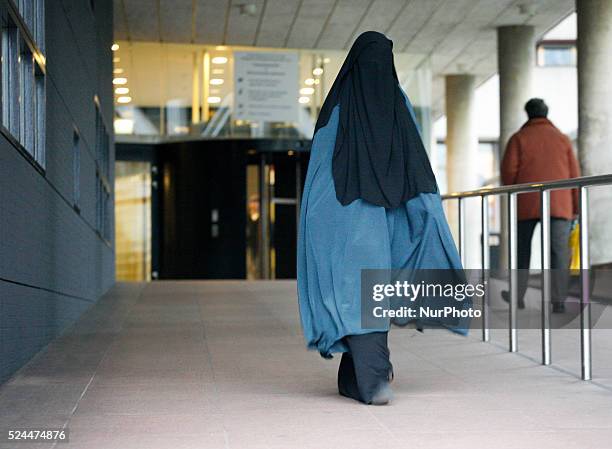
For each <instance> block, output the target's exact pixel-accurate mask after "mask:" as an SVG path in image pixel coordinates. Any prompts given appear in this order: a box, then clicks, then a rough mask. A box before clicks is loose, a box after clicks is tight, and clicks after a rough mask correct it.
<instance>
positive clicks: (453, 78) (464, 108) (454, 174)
mask: <svg viewBox="0 0 612 449" xmlns="http://www.w3.org/2000/svg"><path fill="white" fill-rule="evenodd" d="M445 81H446V179H447V183H448V191H449V192H460V191H462V190H470V189H474V188H477V187H480V186H478V185H477V182H476V179H477V178H476V173H477V170H476V168H477V164H478V160H477V152H478V135H477V132H476V117H475V108H476V78H475V77H474V76H473V75H447V76H446V80H445Z"/></svg>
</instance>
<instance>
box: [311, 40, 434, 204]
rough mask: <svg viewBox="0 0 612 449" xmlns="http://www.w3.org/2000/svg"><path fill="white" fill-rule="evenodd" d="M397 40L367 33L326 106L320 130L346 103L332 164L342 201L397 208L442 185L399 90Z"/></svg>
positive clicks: (351, 53)
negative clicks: (432, 167) (395, 62)
mask: <svg viewBox="0 0 612 449" xmlns="http://www.w3.org/2000/svg"><path fill="white" fill-rule="evenodd" d="M392 48H393V42H391V41H390V40H389V39H387V38H386V37H385V36H384V35H383V34H381V33H377V32H375V31H367V32H365V33H363V34H361V35H360V36H359V37H358V38H357V40H355V42H354V43H353V46H352V47H351V49H350V51H349V53H348V55H347V57H346V60H345V61H344V64H343V65H342V68H341V69H340V73H339V74H338V77H337V78H336V80H335V81H334V84H333V85H332V88H331V90H330V92H329V94H328V95H327V98H326V99H325V102H324V103H323V107H322V108H321V112H320V114H319V118H318V120H317V124H316V127H315V132H316V131H317V130H318V129H319V128H321V127H322V126H325V125H326V124H327V122H328V120H329V117H330V115H331V112H332V110H333V108H334V107H335V106H336V105H338V104H340V120H339V124H338V134H337V137H336V146H335V148H334V156H333V162H332V171H333V177H334V185H335V188H336V197H337V198H338V201H339V202H340V203H341V204H342V205H344V206H346V205H347V204H350V203H351V202H353V201H354V200H356V199H357V198H361V199H363V200H365V201H367V202H369V203H372V204H375V205H377V206H382V207H387V208H394V207H398V206H399V205H400V204H401V203H403V202H405V201H407V200H409V199H411V198H413V197H415V196H417V195H418V194H419V193H423V192H436V191H437V190H438V189H437V185H436V179H435V177H434V174H433V171H432V170H431V165H430V164H429V158H428V157H427V153H426V152H425V147H424V146H423V142H422V141H421V136H420V135H419V132H418V129H417V126H416V123H415V122H414V120H413V118H412V115H411V114H410V112H409V110H408V108H407V106H406V100H405V98H404V95H403V94H402V91H401V90H400V87H399V82H398V79H397V73H396V72H395V66H394V64H393V53H392Z"/></svg>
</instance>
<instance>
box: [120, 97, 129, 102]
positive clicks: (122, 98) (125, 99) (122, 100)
mask: <svg viewBox="0 0 612 449" xmlns="http://www.w3.org/2000/svg"><path fill="white" fill-rule="evenodd" d="M130 101H132V97H119V98H117V103H129V102H130Z"/></svg>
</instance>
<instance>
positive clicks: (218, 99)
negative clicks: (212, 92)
mask: <svg viewBox="0 0 612 449" xmlns="http://www.w3.org/2000/svg"><path fill="white" fill-rule="evenodd" d="M208 102H209V103H210V104H216V103H221V97H208Z"/></svg>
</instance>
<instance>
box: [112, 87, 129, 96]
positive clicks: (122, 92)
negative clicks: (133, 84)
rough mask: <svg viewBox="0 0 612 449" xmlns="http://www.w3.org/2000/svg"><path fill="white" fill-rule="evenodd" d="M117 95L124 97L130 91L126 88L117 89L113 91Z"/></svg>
mask: <svg viewBox="0 0 612 449" xmlns="http://www.w3.org/2000/svg"><path fill="white" fill-rule="evenodd" d="M115 93H116V94H117V95H125V94H129V93H130V89H129V88H127V87H118V88H116V89H115Z"/></svg>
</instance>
